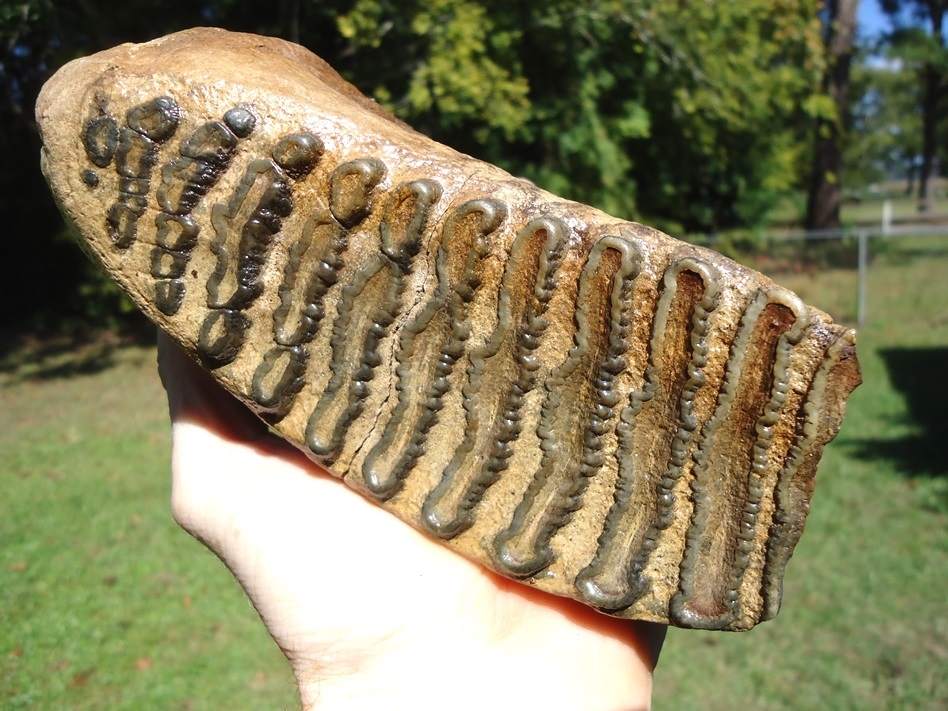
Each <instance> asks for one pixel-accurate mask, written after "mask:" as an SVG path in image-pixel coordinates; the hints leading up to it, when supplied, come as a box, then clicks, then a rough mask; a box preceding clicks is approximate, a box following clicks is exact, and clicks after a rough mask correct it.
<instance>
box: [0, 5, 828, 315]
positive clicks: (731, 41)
mask: <svg viewBox="0 0 948 711" xmlns="http://www.w3.org/2000/svg"><path fill="white" fill-rule="evenodd" d="M819 7H820V2H819V0H779V2H773V0H746V1H744V2H740V3H736V2H731V3H727V2H706V3H681V2H679V1H678V0H654V2H650V3H641V2H638V1H636V0H584V1H583V2H575V1H574V0H550V1H549V2H545V3H526V2H510V0H429V1H427V2H421V1H420V0H326V1H325V2H302V1H299V0H279V2H276V3H272V4H270V5H267V6H261V5H260V4H259V3H254V2H252V0H207V1H206V2H198V3H171V4H168V3H165V2H162V1H161V0H143V2H140V3H133V4H131V5H129V4H128V3H126V4H124V5H123V4H121V3H118V2H115V0H103V1H101V2H97V3H54V2H51V1H50V0H32V2H25V3H21V4H15V5H12V4H4V5H3V9H2V12H0V38H2V39H4V44H3V47H2V48H0V52H2V57H0V88H3V89H4V91H3V92H2V93H0V119H3V121H2V122H0V147H3V148H4V150H6V156H5V157H6V158H8V159H9V160H7V161H6V162H5V164H4V167H3V168H2V169H0V209H2V210H3V211H4V219H5V223H6V224H7V226H8V227H10V228H11V230H12V232H14V233H16V234H36V235H37V237H36V242H35V243H34V244H29V245H28V244H26V243H25V242H23V241H20V242H18V243H17V245H16V247H15V248H16V249H17V250H21V252H22V255H21V256H19V257H17V258H18V259H19V260H20V261H21V262H23V263H24V264H25V265H28V267H25V268H24V269H23V270H22V274H23V275H24V277H23V279H24V281H23V283H22V284H18V285H17V289H16V290H17V292H18V293H25V292H26V290H27V286H28V285H29V280H28V278H27V277H26V276H25V275H26V274H31V273H37V272H38V271H39V270H42V269H47V270H48V269H49V267H48V265H47V263H48V261H49V256H48V255H49V252H48V250H47V249H46V246H47V245H48V241H49V239H50V237H51V236H52V235H54V234H56V233H57V232H58V231H60V230H61V225H60V223H58V221H57V220H58V218H57V217H56V213H55V211H54V209H53V208H52V203H51V202H50V201H49V198H48V193H47V191H46V188H45V185H44V182H43V180H42V178H41V177H40V176H39V171H38V169H37V167H36V160H35V156H36V151H37V149H38V140H37V137H36V134H35V127H33V125H32V120H31V113H32V104H33V100H34V98H35V96H36V93H37V92H38V91H39V87H40V86H41V84H42V82H43V80H44V79H45V78H46V77H47V76H48V75H49V74H50V73H51V72H52V71H54V70H55V69H56V68H57V67H58V66H59V65H61V64H62V63H64V62H65V61H67V60H68V59H71V58H72V57H74V56H78V55H81V54H88V53H91V52H95V51H97V50H99V49H103V48H104V47H107V46H110V45H113V44H116V43H118V42H122V41H142V40H147V39H150V38H152V37H155V36H158V35H161V34H165V33H167V32H171V31H175V30H178V29H181V28H183V27H187V26H191V25H197V24H213V25H218V26H222V27H226V28H229V29H234V30H241V31H254V32H260V33H264V34H277V35H281V36H285V37H296V36H298V37H299V40H300V42H301V43H302V44H304V45H305V46H308V47H310V48H311V49H313V50H314V51H315V52H317V53H318V54H320V55H321V56H322V57H323V58H324V59H326V60H327V61H329V62H330V64H332V65H333V66H335V67H336V68H337V69H338V70H339V71H340V72H341V73H342V74H343V75H344V76H345V77H346V78H348V79H349V80H350V81H352V82H353V83H355V84H356V85H357V86H358V87H359V88H360V89H361V90H362V91H363V92H364V93H366V94H368V95H370V96H373V97H375V98H376V99H377V100H378V101H379V102H381V103H382V104H383V105H385V106H387V107H389V108H390V109H391V110H392V111H394V112H395V113H396V114H397V115H398V116H399V117H401V118H403V119H405V120H406V121H408V122H409V123H410V124H412V125H413V126H415V127H416V128H418V129H419V130H421V131H423V132H425V133H427V134H429V135H430V136H432V137H433V138H435V139H436V140H439V141H442V142H444V143H447V144H448V145H451V146H452V147H454V148H456V149H458V150H460V151H463V152H467V153H470V154H472V155H475V156H476V157H478V158H482V159H484V160H487V161H490V162H492V163H495V164H498V165H500V166H501V167H503V168H505V169H507V170H508V171H510V172H511V173H513V174H514V175H517V176H523V177H526V178H528V179H530V180H533V181H534V182H535V183H537V184H538V185H539V186H540V187H543V188H547V189H549V190H551V191H552V192H554V193H557V194H560V195H562V196H564V197H567V198H572V199H576V200H580V201H583V202H587V203H590V204H593V205H595V206H598V207H601V208H603V209H605V210H606V211H607V212H610V213H612V214H615V215H617V216H619V217H626V218H635V219H639V220H642V221H647V222H650V223H653V224H657V225H661V226H666V227H668V228H671V229H674V230H675V231H676V232H681V231H688V232H709V231H718V230H725V229H731V228H757V227H760V226H761V225H762V224H763V223H764V222H765V221H766V219H767V217H768V215H769V214H770V212H771V211H772V210H773V208H774V206H775V205H776V204H777V203H778V201H779V199H780V196H781V195H782V194H785V193H786V192H787V191H788V190H790V189H796V188H798V187H799V186H800V185H801V184H802V183H803V181H804V178H805V175H806V172H807V169H808V156H809V152H810V150H811V146H810V143H811V135H810V130H811V125H812V122H813V120H814V119H815V118H816V117H826V116H828V115H830V114H831V113H832V110H833V109H832V106H830V105H828V104H827V102H826V100H825V97H823V96H821V94H820V92H819V85H820V78H821V76H822V73H823V70H824V65H825V55H824V51H823V47H822V40H821V35H820V30H821V25H820V20H819V16H818V12H819ZM20 166H24V167H22V168H21V167H20ZM24 175H26V176H27V177H26V178H24ZM60 253H61V254H60ZM57 254H58V255H59V256H57V257H56V259H57V260H59V261H60V263H61V265H62V266H61V268H59V271H58V272H57V274H58V278H59V277H61V284H62V289H61V290H59V291H58V293H56V294H55V296H54V295H53V294H52V293H50V294H49V295H48V300H46V299H47V297H46V296H44V297H43V298H41V299H36V298H33V299H32V300H31V301H30V303H29V304H26V303H24V302H22V301H17V302H9V303H7V304H5V305H3V306H0V310H2V309H6V313H5V314H3V315H5V316H7V317H8V318H10V317H19V315H22V314H24V313H26V312H28V311H30V309H31V308H32V309H34V313H40V312H42V313H44V314H45V315H44V316H43V318H44V319H46V320H49V318H50V316H51V315H52V317H53V318H55V312H56V311H57V309H61V308H62V305H63V304H72V305H77V304H81V303H86V302H99V303H98V304H96V303H92V305H91V306H90V308H88V309H86V308H80V309H78V310H77V312H78V313H80V314H86V315H94V314H96V313H98V312H103V311H108V310H111V309H113V308H114V307H115V306H116V303H117V302H114V301H113V300H112V296H111V294H109V292H108V290H107V289H104V288H102V287H101V285H97V284H96V283H95V279H96V277H92V276H90V274H91V272H89V271H88V270H86V269H85V267H83V266H78V265H79V264H80V261H81V259H82V258H81V257H80V256H79V255H78V253H76V252H74V251H68V253H67V251H65V250H64V248H61V247H60V248H57ZM44 265H46V266H44ZM68 274H72V275H74V276H73V277H72V278H71V279H70V277H69V276H67V275H68ZM90 279H91V280H92V281H91V282H90V281H89V280H90ZM44 300H46V303H43V301H44Z"/></svg>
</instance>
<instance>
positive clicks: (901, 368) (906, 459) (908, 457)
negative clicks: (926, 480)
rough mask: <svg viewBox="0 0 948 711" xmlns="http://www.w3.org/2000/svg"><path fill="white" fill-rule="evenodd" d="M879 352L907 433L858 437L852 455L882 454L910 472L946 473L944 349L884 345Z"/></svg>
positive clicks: (946, 377) (947, 388)
mask: <svg viewBox="0 0 948 711" xmlns="http://www.w3.org/2000/svg"><path fill="white" fill-rule="evenodd" d="M879 355H880V356H882V360H883V361H884V362H885V365H886V369H887V370H888V372H889V380H890V381H891V383H892V386H893V387H894V388H895V389H896V390H898V391H899V392H900V393H901V394H902V396H903V397H904V398H905V404H906V407H907V409H908V416H907V419H908V424H910V425H911V426H912V433H911V434H908V435H906V436H905V437H902V438H899V439H874V440H858V441H857V442H855V446H856V456H858V457H860V458H864V459H876V458H880V459H888V460H890V461H893V462H894V463H895V464H896V466H897V467H898V468H899V470H900V471H902V472H903V473H905V474H908V475H911V476H930V477H948V374H946V365H948V348H945V347H938V348H888V349H885V350H882V351H880V352H879ZM899 424H905V422H904V421H902V422H899Z"/></svg>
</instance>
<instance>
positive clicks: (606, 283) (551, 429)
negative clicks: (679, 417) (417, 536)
mask: <svg viewBox="0 0 948 711" xmlns="http://www.w3.org/2000/svg"><path fill="white" fill-rule="evenodd" d="M641 258H642V255H641V252H640V249H639V247H638V246H637V244H635V243H633V242H631V241H628V240H626V239H622V238H619V237H613V236H609V237H604V238H602V239H601V240H600V241H598V242H597V243H596V244H595V245H594V246H593V248H592V250H591V252H590V254H589V257H588V259H587V262H586V266H585V267H584V269H583V273H582V276H581V277H580V282H579V292H578V294H577V297H576V314H575V320H576V336H575V345H574V346H573V348H572V349H571V350H570V353H569V356H568V357H567V359H566V361H565V362H564V363H563V364H562V365H561V366H559V367H558V368H556V370H554V371H553V374H552V375H551V377H550V378H548V379H547V381H546V390H547V396H546V400H545V402H544V404H543V410H542V414H541V419H540V424H539V426H538V427H537V434H538V435H539V437H540V443H541V444H540V446H541V448H542V450H543V457H542V461H541V463H540V467H539V469H538V470H537V471H536V472H535V473H534V475H533V478H532V479H531V481H530V484H529V486H528V488H527V490H526V492H525V493H524V495H523V498H522V499H521V501H520V504H519V505H518V506H517V509H516V511H515V512H514V516H513V520H512V521H511V523H510V525H509V526H508V527H507V528H506V529H505V530H504V531H502V532H500V533H499V534H498V535H497V536H495V537H494V540H493V542H492V544H491V550H490V555H491V558H492V560H493V562H494V565H495V566H496V567H497V568H498V570H501V571H503V572H504V573H506V574H507V575H510V576H512V577H517V578H524V577H528V576H532V575H536V574H537V573H538V572H540V571H541V570H543V569H544V568H546V567H547V566H548V565H549V564H550V563H551V562H552V560H553V551H552V549H551V547H550V541H551V539H552V537H553V534H554V533H556V531H557V530H558V529H559V528H560V527H562V526H563V525H564V524H565V523H566V522H567V521H568V520H569V517H570V515H571V513H572V512H573V511H575V510H576V509H577V508H579V506H580V505H581V499H582V495H583V492H584V491H585V489H586V485H587V482H588V479H589V478H590V477H593V476H595V475H596V474H597V473H598V472H599V471H600V470H601V469H602V466H603V464H604V456H603V454H602V451H601V450H602V447H603V441H602V438H603V436H604V435H605V434H607V433H608V432H609V431H610V428H611V426H612V421H613V419H614V415H615V407H616V405H617V404H618V402H619V397H618V395H617V393H616V391H615V378H616V376H617V375H619V374H620V373H621V372H622V371H623V370H624V369H625V367H626V365H627V364H626V360H625V354H626V351H627V350H628V343H627V342H626V337H627V335H628V332H629V327H630V324H631V311H632V309H633V305H632V304H631V300H630V298H629V297H630V295H631V293H632V289H633V286H634V281H635V278H636V277H637V276H638V273H639V269H640V266H641V265H640V262H641Z"/></svg>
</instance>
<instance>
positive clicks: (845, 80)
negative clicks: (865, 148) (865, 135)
mask: <svg viewBox="0 0 948 711" xmlns="http://www.w3.org/2000/svg"><path fill="white" fill-rule="evenodd" d="M858 7H859V0H829V1H828V2H827V11H828V19H827V33H826V51H827V55H828V58H829V63H828V64H829V66H828V68H827V70H826V74H825V76H824V77H823V90H824V92H825V93H826V94H827V96H829V97H830V98H831V99H832V100H833V103H834V105H835V106H836V116H835V117H834V119H833V120H828V119H819V120H818V121H817V125H816V137H815V146H814V155H813V173H812V176H811V180H810V193H809V198H808V200H807V209H806V227H807V229H810V230H826V229H836V228H838V227H839V225H840V221H839V209H840V205H841V204H842V195H843V183H842V175H843V146H842V141H843V135H844V132H845V126H846V123H847V120H848V116H849V67H850V64H851V63H852V53H853V40H854V39H855V35H856V10H857V9H858Z"/></svg>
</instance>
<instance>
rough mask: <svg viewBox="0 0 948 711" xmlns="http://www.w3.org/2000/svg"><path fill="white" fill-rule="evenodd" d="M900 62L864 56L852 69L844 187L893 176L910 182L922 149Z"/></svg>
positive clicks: (911, 89) (913, 93) (913, 90)
mask: <svg viewBox="0 0 948 711" xmlns="http://www.w3.org/2000/svg"><path fill="white" fill-rule="evenodd" d="M919 95H920V91H919V87H918V84H917V83H916V82H915V81H914V77H913V76H912V70H911V69H910V68H908V67H907V66H906V64H905V62H903V61H902V60H900V59H888V58H884V57H878V56H876V57H871V58H865V57H864V58H862V60H861V61H859V62H857V63H855V64H854V66H853V75H852V97H853V99H852V109H851V121H852V125H851V127H850V130H849V131H848V132H847V136H846V142H845V146H846V147H845V164H846V176H847V177H846V183H847V185H851V186H853V187H866V186H868V185H869V184H871V183H874V182H878V181H881V180H884V179H885V178H886V177H887V176H889V175H892V174H904V175H905V176H906V177H907V178H908V185H909V189H910V190H909V193H908V194H911V192H912V191H911V186H912V183H913V173H914V170H915V162H916V160H917V158H918V156H919V155H920V154H921V150H922V145H921V144H922V139H921V136H922V121H921V101H920V96H919Z"/></svg>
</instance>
